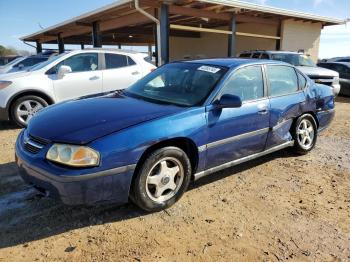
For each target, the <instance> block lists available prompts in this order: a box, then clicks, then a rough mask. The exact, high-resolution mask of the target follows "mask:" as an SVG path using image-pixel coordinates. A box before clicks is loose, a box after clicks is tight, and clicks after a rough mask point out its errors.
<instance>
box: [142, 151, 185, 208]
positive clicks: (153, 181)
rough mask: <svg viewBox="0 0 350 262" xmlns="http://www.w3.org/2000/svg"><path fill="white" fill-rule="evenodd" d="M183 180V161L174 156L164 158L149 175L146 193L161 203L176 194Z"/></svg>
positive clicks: (154, 166)
mask: <svg viewBox="0 0 350 262" xmlns="http://www.w3.org/2000/svg"><path fill="white" fill-rule="evenodd" d="M183 181H184V169H183V166H182V164H181V162H180V161H179V160H178V159H176V158H173V157H166V158H162V159H161V160H159V161H158V162H157V163H156V164H155V165H153V167H152V168H151V170H150V171H149V173H148V175H147V179H146V193H147V195H148V197H149V198H151V199H152V200H153V201H155V202H159V203H161V202H164V201H167V200H169V199H170V198H172V197H173V196H174V195H176V193H177V192H178V191H179V189H180V188H181V185H182V183H183Z"/></svg>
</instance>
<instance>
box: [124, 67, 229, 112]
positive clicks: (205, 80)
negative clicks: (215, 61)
mask: <svg viewBox="0 0 350 262" xmlns="http://www.w3.org/2000/svg"><path fill="white" fill-rule="evenodd" d="M226 71H227V69H226V68H224V67H218V66H211V65H203V64H197V63H185V62H184V63H171V64H167V65H165V66H162V67H160V68H159V69H157V70H155V71H153V72H152V73H150V74H148V75H147V76H146V77H144V78H143V79H141V80H139V81H138V82H136V83H135V84H134V85H132V86H131V87H129V88H128V89H126V91H125V93H126V95H130V96H134V97H136V98H141V99H144V100H149V101H151V102H161V103H169V104H175V105H180V106H195V105H199V104H201V103H203V102H204V100H205V99H206V98H207V97H208V95H209V94H210V92H211V91H212V90H213V88H214V87H215V86H216V84H217V83H218V82H219V80H220V79H221V78H222V76H223V75H224V74H225V73H226Z"/></svg>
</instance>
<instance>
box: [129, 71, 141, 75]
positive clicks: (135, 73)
mask: <svg viewBox="0 0 350 262" xmlns="http://www.w3.org/2000/svg"><path fill="white" fill-rule="evenodd" d="M131 74H132V75H133V76H136V75H138V74H140V72H139V71H134V72H132V73H131Z"/></svg>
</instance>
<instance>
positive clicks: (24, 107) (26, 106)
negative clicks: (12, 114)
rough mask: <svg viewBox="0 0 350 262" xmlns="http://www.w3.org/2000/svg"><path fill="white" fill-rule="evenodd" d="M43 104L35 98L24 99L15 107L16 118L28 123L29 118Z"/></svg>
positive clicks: (42, 106) (41, 107)
mask: <svg viewBox="0 0 350 262" xmlns="http://www.w3.org/2000/svg"><path fill="white" fill-rule="evenodd" d="M43 108H44V105H42V104H41V103H39V102H38V101H35V100H25V101H23V102H22V103H20V104H19V105H18V107H17V110H16V114H17V116H18V119H19V120H20V121H21V122H23V124H28V122H29V120H30V119H31V118H32V117H33V116H34V115H35V114H36V113H37V112H38V111H39V110H41V109H43Z"/></svg>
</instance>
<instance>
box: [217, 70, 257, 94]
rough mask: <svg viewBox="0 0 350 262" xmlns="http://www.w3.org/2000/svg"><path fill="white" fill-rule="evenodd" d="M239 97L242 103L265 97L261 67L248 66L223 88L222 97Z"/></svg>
mask: <svg viewBox="0 0 350 262" xmlns="http://www.w3.org/2000/svg"><path fill="white" fill-rule="evenodd" d="M224 94H230V95H235V96H239V97H240V98H241V100H242V101H249V100H255V99H259V98H262V97H263V96H264V83H263V75H262V70H261V67H260V66H248V67H245V68H242V69H239V70H238V71H237V72H235V73H234V74H233V75H232V76H231V77H230V79H228V80H227V82H226V83H225V85H224V87H223V91H222V95H224Z"/></svg>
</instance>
